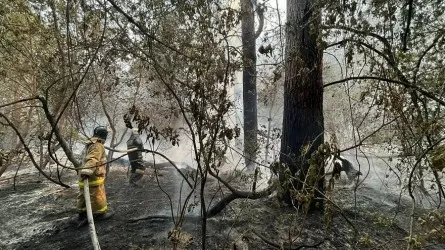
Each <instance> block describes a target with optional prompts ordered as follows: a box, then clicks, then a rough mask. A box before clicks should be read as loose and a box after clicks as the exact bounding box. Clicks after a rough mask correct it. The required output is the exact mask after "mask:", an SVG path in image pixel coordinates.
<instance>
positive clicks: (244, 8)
mask: <svg viewBox="0 0 445 250" xmlns="http://www.w3.org/2000/svg"><path fill="white" fill-rule="evenodd" d="M241 13H242V20H241V39H242V47H243V114H244V154H245V156H246V158H245V159H246V160H245V162H246V166H247V167H248V168H249V169H251V170H252V169H253V167H254V166H253V161H255V158H256V150H257V133H258V132H257V131H258V119H257V92H256V45H255V12H254V5H253V3H252V0H241Z"/></svg>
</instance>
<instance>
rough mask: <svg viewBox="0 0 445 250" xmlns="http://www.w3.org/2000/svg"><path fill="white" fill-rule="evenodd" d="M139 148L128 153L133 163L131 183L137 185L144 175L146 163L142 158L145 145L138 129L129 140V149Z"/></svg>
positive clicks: (131, 163)
mask: <svg viewBox="0 0 445 250" xmlns="http://www.w3.org/2000/svg"><path fill="white" fill-rule="evenodd" d="M132 149H138V150H137V151H134V152H130V153H128V159H129V160H130V165H131V174H130V184H132V185H137V182H138V181H139V180H140V179H141V178H142V177H143V176H144V173H145V165H144V161H143V160H142V150H143V149H144V145H143V144H142V140H141V138H140V137H139V134H138V133H137V131H133V134H132V135H131V136H130V138H129V139H128V141H127V150H132Z"/></svg>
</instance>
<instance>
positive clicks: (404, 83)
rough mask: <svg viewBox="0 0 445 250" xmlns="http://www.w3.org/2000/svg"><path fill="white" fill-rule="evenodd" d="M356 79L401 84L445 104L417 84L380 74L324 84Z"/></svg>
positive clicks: (336, 82)
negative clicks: (380, 75) (379, 75)
mask: <svg viewBox="0 0 445 250" xmlns="http://www.w3.org/2000/svg"><path fill="white" fill-rule="evenodd" d="M354 80H376V81H383V82H388V83H395V84H398V85H401V86H404V87H406V88H408V89H412V90H415V91H417V92H419V93H421V94H422V95H424V96H426V97H429V98H430V99H432V100H434V101H436V102H438V103H439V104H440V105H442V106H445V101H443V100H441V99H439V98H438V97H436V96H435V95H434V94H432V93H430V92H428V91H426V90H424V89H422V88H420V87H418V86H416V85H413V84H411V83H408V82H404V81H398V80H394V79H388V78H383V77H378V76H353V77H348V78H344V79H341V80H338V81H334V82H330V83H327V84H325V85H324V86H323V88H326V87H329V86H332V85H335V84H339V83H344V82H348V81H354Z"/></svg>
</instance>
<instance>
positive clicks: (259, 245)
mask: <svg viewBox="0 0 445 250" xmlns="http://www.w3.org/2000/svg"><path fill="white" fill-rule="evenodd" d="M21 171H22V170H21ZM24 171H25V172H26V170H24ZM14 172H15V171H14V168H10V170H9V172H6V173H5V174H4V176H3V177H1V178H0V203H1V206H0V225H1V226H0V249H92V244H91V240H90V236H89V231H88V227H82V228H77V227H76V226H74V225H72V223H70V221H72V220H73V219H75V218H76V217H75V216H76V211H75V201H76V196H77V186H76V184H75V183H76V182H77V180H76V176H75V174H74V173H71V172H70V173H65V174H64V175H63V178H62V180H63V181H64V182H65V183H67V184H69V185H70V186H72V188H68V189H66V188H63V187H60V186H58V185H55V184H52V183H50V182H49V181H47V180H44V179H42V178H41V177H38V174H37V173H36V172H33V171H31V172H29V171H28V172H29V173H28V174H23V173H25V172H20V173H22V174H21V175H19V177H18V178H17V180H16V185H15V189H14V185H13V182H12V181H13V179H12V178H11V176H13V175H14ZM126 172H127V168H126V167H113V168H112V171H111V172H110V175H109V177H108V178H107V181H106V191H107V196H108V201H109V207H110V208H111V209H112V210H113V211H114V212H115V216H114V217H113V218H112V219H110V220H108V221H98V222H96V230H97V234H98V238H99V242H100V245H101V248H102V249H172V242H171V240H170V239H169V237H168V235H169V232H170V231H171V230H172V228H173V225H174V223H173V220H172V216H171V209H170V208H171V206H170V201H169V198H168V196H167V195H166V193H167V194H169V197H170V198H171V199H172V200H173V203H174V204H173V206H174V208H173V210H174V211H176V210H177V206H178V205H177V204H178V202H176V201H177V200H179V198H182V201H183V200H184V197H185V193H186V192H187V189H186V188H183V189H182V192H181V193H182V195H181V196H182V197H179V195H178V194H179V190H180V188H179V187H180V186H181V185H180V184H181V176H180V175H179V173H178V172H177V171H175V170H174V169H170V168H167V169H163V170H159V171H158V172H159V175H158V178H156V177H155V175H154V171H153V170H152V169H148V170H147V172H146V176H144V178H143V179H142V187H141V188H134V187H131V186H129V184H128V179H127V173H126ZM160 187H162V190H161V189H160ZM217 189H218V183H217V182H216V181H215V180H209V185H208V186H207V187H206V190H207V193H209V197H206V199H207V201H210V200H211V199H212V197H211V196H210V194H213V193H215V192H214V191H217ZM219 193H220V192H219ZM382 195H384V194H381V193H378V192H376V191H375V190H374V189H372V188H369V187H366V185H363V186H361V187H360V188H359V189H358V190H357V193H356V194H355V195H354V191H353V189H351V188H350V187H349V186H348V185H342V184H341V183H340V184H338V185H337V186H336V188H335V192H334V194H333V197H332V200H333V201H334V202H335V204H336V205H337V206H338V207H337V208H334V211H333V220H332V227H331V228H330V229H326V226H325V222H324V220H323V214H317V213H313V214H309V215H304V214H303V213H301V212H300V213H298V212H296V210H294V209H291V208H289V207H286V206H282V205H281V204H280V203H279V202H278V201H277V198H276V197H275V196H270V197H266V198H263V199H259V200H236V201H235V202H232V203H231V204H230V205H229V206H228V207H227V208H226V209H225V210H224V211H223V212H222V213H221V214H220V215H217V216H215V217H213V218H209V219H208V222H207V244H208V246H207V249H279V247H283V249H306V248H304V247H300V248H298V246H301V245H314V244H319V245H318V248H319V249H406V237H407V236H408V232H409V218H410V217H409V213H410V210H411V204H410V203H409V202H408V201H404V200H403V199H402V200H400V199H399V197H392V199H393V202H388V199H386V201H385V202H382V200H381V197H382ZM215 199H216V200H217V199H218V197H216V198H215ZM390 199H391V198H390ZM191 201H192V203H193V202H196V203H195V204H197V203H198V202H199V197H198V196H197V195H192V198H191ZM394 204H397V205H394ZM174 213H176V212H174ZM181 232H182V237H181V238H180V241H179V249H200V248H201V220H200V216H199V205H198V206H196V207H195V208H194V209H192V211H188V212H187V214H186V216H185V220H184V223H183V225H182V228H181ZM289 242H292V244H290V243H289ZM273 245H275V246H273ZM422 249H445V246H444V245H437V244H433V243H426V244H425V245H424V246H423V247H422Z"/></svg>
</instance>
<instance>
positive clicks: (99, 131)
mask: <svg viewBox="0 0 445 250" xmlns="http://www.w3.org/2000/svg"><path fill="white" fill-rule="evenodd" d="M107 136H108V130H107V128H105V127H96V128H95V129H94V134H93V137H92V138H91V139H90V142H89V143H88V144H87V145H86V147H85V154H84V156H85V158H84V164H83V167H85V168H82V169H80V171H79V172H78V173H79V195H78V196H77V210H78V212H79V218H78V221H79V224H78V226H83V225H86V224H87V223H88V221H87V215H86V207H85V197H84V192H83V188H84V180H85V179H86V178H88V183H89V188H90V198H91V209H92V211H93V215H94V219H95V220H105V219H108V218H110V217H111V216H112V215H113V213H112V212H110V211H108V207H107V196H106V194H105V185H104V184H105V183H104V181H105V173H106V169H105V163H106V161H107V160H106V158H107V157H106V154H105V147H104V143H105V141H106V139H107Z"/></svg>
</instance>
